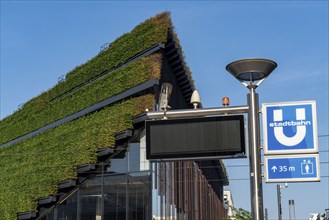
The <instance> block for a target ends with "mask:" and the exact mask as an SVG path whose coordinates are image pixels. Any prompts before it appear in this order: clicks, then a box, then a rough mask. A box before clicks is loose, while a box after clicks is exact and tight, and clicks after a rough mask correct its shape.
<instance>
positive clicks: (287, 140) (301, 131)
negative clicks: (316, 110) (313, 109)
mask: <svg viewBox="0 0 329 220" xmlns="http://www.w3.org/2000/svg"><path fill="white" fill-rule="evenodd" d="M273 120H274V121H282V120H283V117H282V110H281V109H279V110H274V111H273ZM296 120H305V109H304V108H297V109H296ZM296 127H297V131H296V134H295V135H294V136H292V137H287V136H286V135H285V134H284V133H283V127H274V136H275V137H276V139H277V140H278V142H280V143H281V144H283V145H285V146H295V145H297V144H299V143H300V142H301V141H302V140H303V139H304V138H305V135H306V126H305V125H299V126H296Z"/></svg>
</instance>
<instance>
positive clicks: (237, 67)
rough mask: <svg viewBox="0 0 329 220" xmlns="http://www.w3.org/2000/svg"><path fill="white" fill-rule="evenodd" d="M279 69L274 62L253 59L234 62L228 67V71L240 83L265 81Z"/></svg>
mask: <svg viewBox="0 0 329 220" xmlns="http://www.w3.org/2000/svg"><path fill="white" fill-rule="evenodd" d="M276 67H277V63H276V62H274V61H272V60H267V59H260V58H251V59H243V60H237V61H234V62H232V63H230V64H228V65H227V66H226V70H227V71H228V72H229V73H231V74H232V75H233V76H234V77H235V78H236V79H238V80H239V81H243V82H245V81H250V82H254V81H258V80H263V79H265V78H266V77H268V76H269V75H270V73H271V72H272V71H273V70H274V69H275V68H276Z"/></svg>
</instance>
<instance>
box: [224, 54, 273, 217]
mask: <svg viewBox="0 0 329 220" xmlns="http://www.w3.org/2000/svg"><path fill="white" fill-rule="evenodd" d="M276 67H277V64H276V63H275V62H274V61H272V60H267V59H258V58H252V59H243V60H238V61H234V62H232V63H230V64H228V65H227V66H226V70H227V71H228V72H230V73H231V74H232V75H233V76H234V77H235V78H236V79H237V80H239V81H240V82H241V83H242V84H243V85H244V86H246V87H247V88H248V89H249V94H248V109H249V110H248V131H249V138H248V139H249V140H248V141H249V167H250V168H249V171H250V200H251V216H252V219H253V220H263V219H264V212H263V188H262V169H261V158H260V156H261V154H260V128H259V127H260V125H259V100H258V94H257V93H256V92H255V89H256V88H257V87H258V86H259V85H260V84H261V83H262V82H263V81H264V80H265V79H266V78H267V77H268V76H269V75H270V73H271V72H272V71H273V70H274V69H275V68H276Z"/></svg>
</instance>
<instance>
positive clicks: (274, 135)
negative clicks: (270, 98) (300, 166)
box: [262, 101, 318, 155]
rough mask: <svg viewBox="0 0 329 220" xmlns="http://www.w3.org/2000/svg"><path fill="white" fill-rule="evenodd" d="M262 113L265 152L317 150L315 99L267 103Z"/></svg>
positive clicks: (287, 152)
mask: <svg viewBox="0 0 329 220" xmlns="http://www.w3.org/2000/svg"><path fill="white" fill-rule="evenodd" d="M262 113H263V139H264V153H265V154H266V155H269V154H295V153H316V152H318V139H317V119H316V103H315V101H298V102H280V103H266V104H263V106H262Z"/></svg>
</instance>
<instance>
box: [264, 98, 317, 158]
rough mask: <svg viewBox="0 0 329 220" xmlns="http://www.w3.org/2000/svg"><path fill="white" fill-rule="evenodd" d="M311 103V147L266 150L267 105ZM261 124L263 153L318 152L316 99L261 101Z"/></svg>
mask: <svg viewBox="0 0 329 220" xmlns="http://www.w3.org/2000/svg"><path fill="white" fill-rule="evenodd" d="M305 104H311V106H312V127H313V129H312V130H313V137H314V138H313V144H314V148H312V149H297V150H268V143H267V142H268V141H267V123H266V122H267V111H266V108H267V107H272V106H279V107H280V106H290V105H305ZM262 125H263V140H264V142H263V143H264V155H282V154H289V155H290V154H307V153H318V152H319V151H318V129H317V128H318V125H317V115H316V101H315V100H308V101H292V102H274V103H263V104H262Z"/></svg>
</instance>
